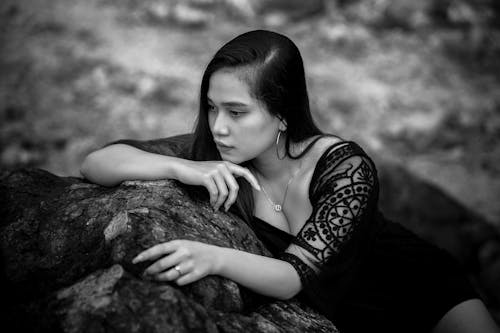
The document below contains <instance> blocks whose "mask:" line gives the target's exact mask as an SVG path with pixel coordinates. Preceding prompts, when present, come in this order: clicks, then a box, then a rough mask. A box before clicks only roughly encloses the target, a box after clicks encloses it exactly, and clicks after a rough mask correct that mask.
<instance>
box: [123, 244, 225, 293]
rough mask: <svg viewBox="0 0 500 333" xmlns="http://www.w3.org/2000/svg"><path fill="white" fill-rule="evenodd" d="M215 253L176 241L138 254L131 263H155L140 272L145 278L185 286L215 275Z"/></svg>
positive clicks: (214, 249)
mask: <svg viewBox="0 0 500 333" xmlns="http://www.w3.org/2000/svg"><path fill="white" fill-rule="evenodd" d="M217 249H219V247H218V246H215V245H210V244H205V243H201V242H196V241H190V240H183V239H176V240H172V241H169V242H165V243H161V244H157V245H155V246H153V247H151V248H149V249H147V250H145V251H143V252H141V253H139V254H138V255H137V256H136V257H135V258H134V259H133V260H132V263H133V264H137V263H138V262H141V261H146V260H156V262H155V263H154V264H152V265H151V266H149V267H148V268H147V269H146V270H145V271H144V274H145V275H149V276H151V277H152V278H153V279H155V280H159V281H172V280H175V282H176V283H177V284H178V285H185V284H188V283H192V282H195V281H197V280H199V279H201V278H203V277H205V276H207V275H211V274H216V272H217V269H218V265H219V262H218V260H219V258H218V251H217ZM176 268H177V270H176Z"/></svg>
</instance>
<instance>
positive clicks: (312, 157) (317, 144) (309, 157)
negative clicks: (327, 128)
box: [303, 136, 345, 173]
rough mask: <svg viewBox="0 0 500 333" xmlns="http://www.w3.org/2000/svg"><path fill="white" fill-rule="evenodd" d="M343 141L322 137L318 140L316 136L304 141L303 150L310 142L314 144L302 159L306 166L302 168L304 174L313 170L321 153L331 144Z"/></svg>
mask: <svg viewBox="0 0 500 333" xmlns="http://www.w3.org/2000/svg"><path fill="white" fill-rule="evenodd" d="M316 139H317V140H316ZM315 140H316V141H315ZM343 141H345V140H344V139H342V138H339V137H336V136H322V137H320V138H318V136H314V137H311V138H308V139H307V140H305V141H304V142H303V144H304V146H303V148H305V147H308V146H309V144H311V143H312V142H314V144H313V146H312V147H311V148H310V150H309V151H308V152H307V153H306V154H305V155H304V157H303V158H304V162H305V164H306V165H307V167H305V168H304V172H306V173H307V172H308V171H312V170H314V169H315V167H316V164H317V162H318V160H319V159H320V157H321V156H322V155H323V153H324V152H325V151H326V150H327V149H328V148H329V147H331V146H332V145H333V144H336V143H339V142H343Z"/></svg>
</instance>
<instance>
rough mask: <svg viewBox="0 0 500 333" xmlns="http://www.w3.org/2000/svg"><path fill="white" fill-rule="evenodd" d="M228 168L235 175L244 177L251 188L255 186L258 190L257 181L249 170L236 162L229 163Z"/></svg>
mask: <svg viewBox="0 0 500 333" xmlns="http://www.w3.org/2000/svg"><path fill="white" fill-rule="evenodd" d="M228 168H229V170H230V171H231V172H232V173H233V174H235V175H236V176H239V177H244V178H245V179H246V180H247V181H248V182H249V183H250V185H252V186H253V188H255V189H256V190H257V191H260V185H259V181H258V180H257V178H255V176H254V175H253V174H252V173H251V172H250V170H248V169H247V168H244V167H242V166H239V165H236V164H229V165H228Z"/></svg>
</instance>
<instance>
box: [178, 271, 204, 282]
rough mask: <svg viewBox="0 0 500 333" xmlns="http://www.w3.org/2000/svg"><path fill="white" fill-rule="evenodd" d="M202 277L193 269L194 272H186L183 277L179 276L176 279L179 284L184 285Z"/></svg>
mask: <svg viewBox="0 0 500 333" xmlns="http://www.w3.org/2000/svg"><path fill="white" fill-rule="evenodd" d="M200 278H201V277H200V276H199V275H198V274H196V273H195V272H194V271H192V272H189V273H187V274H184V275H182V276H181V277H179V278H178V279H177V280H175V283H176V284H177V285H178V286H184V285H186V284H189V283H193V282H195V281H198V280H199V279H200Z"/></svg>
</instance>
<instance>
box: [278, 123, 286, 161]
mask: <svg viewBox="0 0 500 333" xmlns="http://www.w3.org/2000/svg"><path fill="white" fill-rule="evenodd" d="M281 132H282V131H281V130H279V131H278V136H277V137H276V156H277V157H278V160H283V159H285V157H286V152H285V155H283V157H280V154H279V143H280V136H281Z"/></svg>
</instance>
